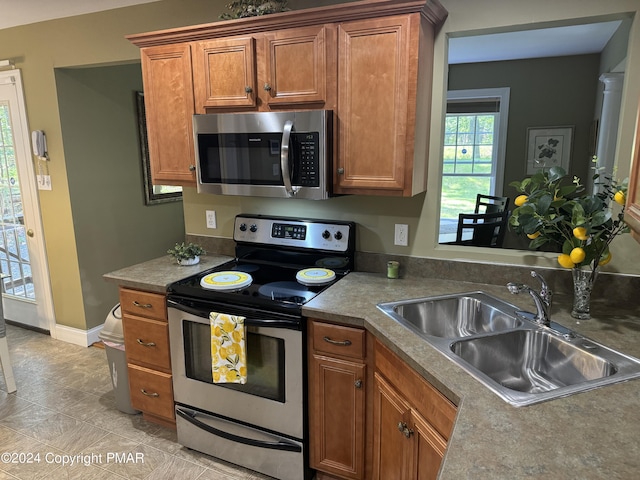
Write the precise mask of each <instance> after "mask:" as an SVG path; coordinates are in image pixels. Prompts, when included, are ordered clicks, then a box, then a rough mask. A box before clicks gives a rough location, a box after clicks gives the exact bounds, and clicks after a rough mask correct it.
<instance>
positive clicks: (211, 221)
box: [207, 210, 218, 228]
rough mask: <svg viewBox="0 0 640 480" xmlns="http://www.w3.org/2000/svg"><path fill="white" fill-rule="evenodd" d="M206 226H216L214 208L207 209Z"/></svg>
mask: <svg viewBox="0 0 640 480" xmlns="http://www.w3.org/2000/svg"><path fill="white" fill-rule="evenodd" d="M207 228H218V225H217V222H216V211H215V210H207Z"/></svg>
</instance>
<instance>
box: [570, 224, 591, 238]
mask: <svg viewBox="0 0 640 480" xmlns="http://www.w3.org/2000/svg"><path fill="white" fill-rule="evenodd" d="M573 236H574V237H576V238H577V239H578V240H586V239H587V238H589V237H588V236H587V229H586V228H584V227H576V228H574V229H573Z"/></svg>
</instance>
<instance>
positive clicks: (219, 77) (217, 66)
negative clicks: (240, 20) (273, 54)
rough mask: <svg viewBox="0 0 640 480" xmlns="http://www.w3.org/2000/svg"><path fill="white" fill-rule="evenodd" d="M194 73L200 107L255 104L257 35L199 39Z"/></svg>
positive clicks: (196, 97)
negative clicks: (254, 36) (200, 40)
mask: <svg viewBox="0 0 640 480" xmlns="http://www.w3.org/2000/svg"><path fill="white" fill-rule="evenodd" d="M192 47H193V57H194V59H193V77H194V87H195V100H196V110H197V112H198V113H205V112H206V108H220V107H255V106H256V98H257V97H256V73H255V61H256V60H255V56H256V53H255V39H254V38H252V37H244V38H231V39H219V40H208V41H203V42H196V43H194V44H192Z"/></svg>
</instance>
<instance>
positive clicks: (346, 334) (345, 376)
mask: <svg viewBox="0 0 640 480" xmlns="http://www.w3.org/2000/svg"><path fill="white" fill-rule="evenodd" d="M366 339H367V336H366V332H365V331H364V330H363V329H359V328H352V327H343V326H339V325H333V324H328V323H322V322H318V321H309V356H310V358H309V432H310V465H311V467H312V468H315V469H317V470H319V471H320V472H325V473H328V474H331V475H335V476H336V477H338V478H345V479H363V478H365V451H366V441H365V432H366V426H365V425H366V419H367V409H366V397H367V393H366V391H367V387H368V385H369V380H368V379H367V374H368V369H367V364H366V358H367V357H366V354H367V352H366V350H367V349H366ZM318 478H335V477H333V476H331V477H326V476H322V474H321V473H320V474H318Z"/></svg>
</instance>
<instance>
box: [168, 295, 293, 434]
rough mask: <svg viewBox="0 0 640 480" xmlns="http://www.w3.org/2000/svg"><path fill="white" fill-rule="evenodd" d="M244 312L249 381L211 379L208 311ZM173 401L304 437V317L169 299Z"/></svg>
mask: <svg viewBox="0 0 640 480" xmlns="http://www.w3.org/2000/svg"><path fill="white" fill-rule="evenodd" d="M211 311H215V312H218V313H226V314H230V315H242V316H244V317H245V325H246V331H247V336H246V349H247V383H246V384H244V385H241V384H236V383H219V384H214V383H213V377H212V369H211V329H210V320H209V313H210V312H211ZM168 313H169V339H170V344H171V364H172V371H173V391H174V398H175V401H176V402H177V403H179V404H182V405H186V406H190V407H193V408H196V409H199V410H202V411H204V412H211V413H213V414H216V415H218V416H222V417H226V418H228V419H232V420H236V421H239V422H242V423H244V424H249V425H252V426H256V427H259V428H262V429H266V430H270V431H272V432H277V433H281V434H284V435H288V436H291V437H293V438H297V439H302V438H303V431H304V388H305V387H304V351H303V348H304V341H303V331H302V322H301V318H300V317H298V316H288V315H281V314H276V313H265V312H259V311H256V310H254V309H244V308H242V307H229V306H224V305H219V304H215V303H212V302H198V301H193V300H189V301H187V302H181V301H176V299H172V298H171V297H169V301H168Z"/></svg>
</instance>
